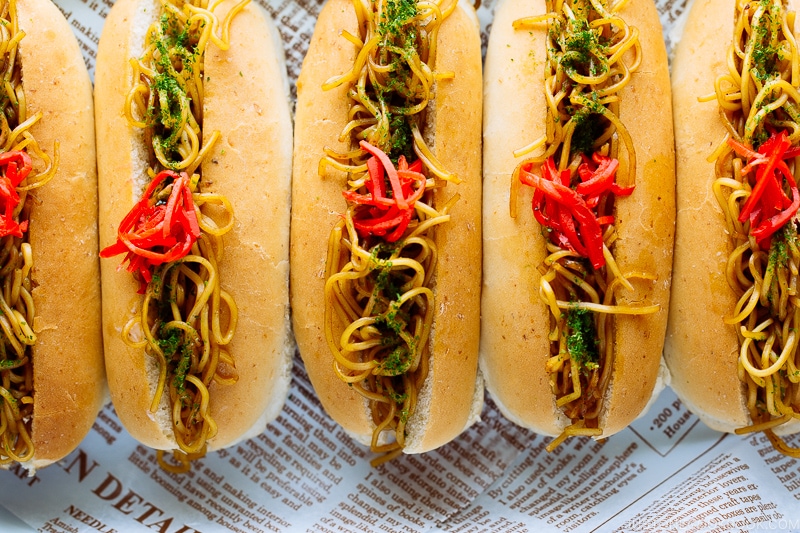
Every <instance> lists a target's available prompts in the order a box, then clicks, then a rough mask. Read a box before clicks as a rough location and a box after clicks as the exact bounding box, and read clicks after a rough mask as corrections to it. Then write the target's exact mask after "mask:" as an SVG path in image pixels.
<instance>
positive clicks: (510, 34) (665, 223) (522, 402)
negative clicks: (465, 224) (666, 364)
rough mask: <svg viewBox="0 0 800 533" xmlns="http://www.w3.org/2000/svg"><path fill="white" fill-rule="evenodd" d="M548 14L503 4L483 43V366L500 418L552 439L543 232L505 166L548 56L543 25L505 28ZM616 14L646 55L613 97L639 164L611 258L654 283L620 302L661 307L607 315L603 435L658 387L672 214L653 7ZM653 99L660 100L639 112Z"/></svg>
mask: <svg viewBox="0 0 800 533" xmlns="http://www.w3.org/2000/svg"><path fill="white" fill-rule="evenodd" d="M545 12H546V7H545V2H544V0H503V1H502V2H501V3H500V5H498V7H497V11H496V15H495V21H494V24H493V31H492V34H491V36H490V40H489V48H488V51H487V57H486V76H485V80H484V91H485V108H484V109H485V112H484V214H483V217H484V218H483V221H484V256H483V261H484V281H483V295H482V322H481V368H482V370H483V373H484V376H485V378H486V383H487V388H488V389H489V391H490V392H491V393H492V397H493V399H494V400H495V401H496V402H497V403H498V405H499V406H500V409H501V411H502V412H503V414H504V415H505V416H507V417H508V418H509V419H511V420H512V421H514V422H515V423H517V424H520V425H522V426H525V427H528V428H531V429H533V430H535V431H537V432H539V433H542V434H546V435H557V434H559V433H561V432H562V431H563V429H564V427H566V425H568V424H569V420H568V419H567V418H566V417H565V416H564V415H563V414H562V413H561V411H560V410H559V409H558V408H557V407H556V404H555V396H554V394H553V392H552V390H551V387H550V382H549V376H548V374H547V373H546V371H545V363H546V361H547V359H548V358H549V356H550V342H549V340H548V333H549V330H550V314H549V310H548V309H547V308H546V306H545V305H544V304H543V303H542V302H541V300H540V297H539V283H540V278H541V274H540V273H539V271H538V270H537V267H538V266H539V265H541V264H542V262H543V260H544V259H545V240H544V237H543V236H542V231H541V229H540V226H539V224H538V223H537V222H536V221H535V220H534V218H533V216H531V214H530V207H529V206H530V202H531V199H532V196H533V190H532V188H530V187H521V188H520V191H519V198H518V212H519V215H518V216H517V218H516V219H512V218H511V217H510V216H509V195H510V185H511V174H512V171H513V170H514V168H515V167H516V166H517V165H518V164H519V162H520V161H521V160H522V158H518V159H516V158H514V156H513V154H512V150H514V149H516V148H519V147H521V146H523V145H524V144H525V143H526V142H530V140H532V139H535V138H537V137H539V136H541V135H542V134H543V133H544V129H545V114H546V108H545V99H544V98H545V97H544V66H545V62H546V60H547V56H546V50H545V37H546V31H547V30H546V28H545V27H544V26H542V27H541V28H540V29H539V28H537V29H533V30H529V31H516V30H514V29H513V28H512V25H511V24H512V22H513V21H514V20H516V19H519V18H521V17H524V16H533V15H537V14H543V13H545ZM620 15H621V16H622V17H623V18H625V20H626V22H627V23H628V24H629V25H630V26H635V27H637V28H638V29H639V32H640V33H639V39H640V42H641V45H642V50H643V58H642V64H641V66H640V67H639V69H638V70H637V71H636V72H634V73H633V75H632V80H631V82H630V84H629V85H628V86H627V87H626V88H625V89H624V90H623V91H622V95H621V101H622V104H621V108H620V119H621V120H622V122H623V123H624V124H625V125H626V127H627V128H628V130H629V132H630V134H631V136H632V138H633V142H634V146H635V149H636V158H637V171H636V190H635V191H634V193H633V196H631V197H630V198H620V199H617V202H616V212H615V218H616V222H615V226H616V229H617V232H618V239H617V241H616V243H615V247H616V249H615V257H616V259H617V262H618V264H619V265H620V268H621V270H622V271H623V272H630V271H646V272H650V273H653V274H655V275H656V276H657V280H656V281H655V282H650V281H644V282H639V281H637V280H634V279H632V280H631V282H632V284H633V285H634V286H635V289H636V290H635V292H634V293H631V295H628V294H624V293H625V291H620V293H618V294H619V303H620V304H621V305H622V304H625V303H632V304H635V305H651V304H655V303H658V304H660V306H661V310H660V311H658V312H657V313H655V314H651V315H640V316H620V315H618V316H617V317H616V318H615V333H614V334H615V349H614V374H613V375H612V380H611V383H610V385H609V390H608V391H607V395H606V399H605V404H604V407H603V410H602V411H601V413H600V420H599V424H600V427H602V428H603V437H606V436H609V435H612V434H614V433H616V432H618V431H620V430H621V429H623V428H624V427H626V426H627V425H628V424H629V423H630V422H631V421H632V420H633V419H634V418H635V417H636V416H637V415H638V414H639V413H640V412H641V411H642V410H643V409H644V408H645V406H646V404H647V402H648V400H649V399H650V397H651V395H652V393H653V390H654V386H655V383H656V379H657V376H658V367H659V361H660V358H661V349H662V346H663V341H664V334H665V329H666V319H667V308H668V304H669V286H670V277H671V263H672V242H673V235H674V212H675V206H674V151H673V146H672V138H673V135H672V123H671V120H670V117H671V109H670V99H669V98H670V97H669V94H670V87H669V75H668V71H667V58H666V51H665V48H664V43H663V40H662V38H661V25H660V22H659V19H658V13H657V11H656V9H655V6H654V5H652V3H651V2H631V3H629V4H628V5H627V6H626V7H625V9H624V11H622V12H621V13H620ZM653 97H655V98H657V99H658V100H659V102H660V103H661V102H663V105H659V106H656V107H657V108H652V106H647V107H648V112H647V114H643V113H641V112H640V109H642V107H643V106H644V103H645V102H648V101H649V99H650V98H653ZM508 102H514V104H513V105H509V104H508ZM623 164H624V163H623ZM654 250H657V252H656V253H654ZM628 300H629V301H628Z"/></svg>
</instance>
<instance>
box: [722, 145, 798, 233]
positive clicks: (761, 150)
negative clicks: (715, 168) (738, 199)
mask: <svg viewBox="0 0 800 533" xmlns="http://www.w3.org/2000/svg"><path fill="white" fill-rule="evenodd" d="M728 144H729V145H730V146H731V148H733V150H734V152H736V153H737V154H738V155H740V156H742V157H746V158H747V165H746V166H744V167H743V168H742V175H743V176H746V175H748V174H751V175H752V171H753V170H755V183H754V184H753V189H752V191H751V192H750V196H749V197H748V198H747V200H746V201H745V202H744V205H743V206H742V209H741V211H740V212H739V222H745V221H747V220H749V221H750V235H752V236H753V237H755V239H756V242H757V243H758V245H759V246H760V247H762V248H763V249H768V248H769V244H770V237H771V236H772V235H773V234H774V233H775V232H776V231H778V230H779V229H781V228H782V227H783V226H784V225H785V224H786V223H787V222H789V221H790V220H791V219H792V217H794V215H795V214H796V213H797V210H798V208H800V193H798V190H797V183H796V182H795V179H794V176H793V175H792V173H791V172H790V171H789V166H788V165H787V164H786V160H787V159H793V158H795V157H797V156H798V155H800V147H795V148H791V143H790V142H789V138H788V137H787V135H786V131H781V132H776V133H773V134H772V135H771V136H770V138H769V139H767V140H766V141H765V142H764V143H763V144H762V145H761V146H759V147H758V151H753V149H752V147H749V146H746V145H744V144H742V143H741V142H739V141H736V140H734V139H728ZM790 148H791V149H790ZM784 179H785V180H786V185H788V188H789V191H790V192H791V194H792V197H791V198H789V196H788V195H787V194H786V190H785V186H784Z"/></svg>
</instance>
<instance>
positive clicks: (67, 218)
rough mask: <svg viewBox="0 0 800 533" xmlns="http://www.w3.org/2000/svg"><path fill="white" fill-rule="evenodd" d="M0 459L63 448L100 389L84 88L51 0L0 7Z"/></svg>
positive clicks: (92, 409)
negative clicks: (0, 22)
mask: <svg viewBox="0 0 800 533" xmlns="http://www.w3.org/2000/svg"><path fill="white" fill-rule="evenodd" d="M0 19H2V24H1V25H0V42H2V45H0V52H1V53H2V55H1V56H0V59H1V61H0V68H1V69H2V76H3V80H5V82H4V83H3V86H2V89H0V93H2V99H1V100H2V104H1V105H0V198H2V200H1V202H0V205H2V206H3V207H2V212H0V287H2V290H0V338H2V341H0V464H1V465H2V466H3V467H9V466H11V465H13V464H14V463H21V464H22V465H23V466H24V467H25V468H27V469H28V470H29V472H30V473H31V474H33V472H34V471H35V469H36V468H37V467H42V466H46V465H48V464H50V463H52V462H55V461H58V460H59V459H61V458H62V457H64V456H65V455H67V454H68V453H70V452H71V451H72V450H73V449H75V447H76V446H77V445H78V443H79V442H80V441H81V439H83V437H84V436H85V435H86V434H87V433H88V431H89V429H90V428H91V427H92V423H93V422H94V419H95V417H96V416H97V412H98V410H99V409H100V407H101V405H102V402H103V396H104V390H105V389H104V382H105V380H104V373H103V352H102V342H101V337H100V326H99V325H100V302H99V296H100V283H99V265H98V261H97V255H96V253H97V211H96V207H95V206H96V205H97V204H96V202H97V174H96V171H95V163H94V155H95V148H94V145H95V141H94V127H93V122H92V86H91V82H90V80H89V75H88V72H87V71H86V67H85V65H84V63H83V59H82V57H81V55H80V52H79V51H78V45H77V42H76V41H75V39H74V37H73V35H72V32H71V31H70V28H69V25H68V24H67V22H66V21H65V20H64V17H63V16H62V15H61V13H60V12H59V11H58V9H57V8H56V7H55V6H54V5H53V4H52V3H50V2H48V1H41V0H17V1H3V2H0Z"/></svg>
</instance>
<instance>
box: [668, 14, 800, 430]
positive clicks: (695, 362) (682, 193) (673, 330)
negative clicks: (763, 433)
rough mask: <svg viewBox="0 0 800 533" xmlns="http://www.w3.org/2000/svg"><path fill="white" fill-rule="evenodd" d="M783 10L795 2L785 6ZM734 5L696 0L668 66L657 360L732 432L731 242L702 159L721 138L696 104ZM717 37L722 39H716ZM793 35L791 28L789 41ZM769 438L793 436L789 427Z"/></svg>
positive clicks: (736, 424) (735, 348)
mask: <svg viewBox="0 0 800 533" xmlns="http://www.w3.org/2000/svg"><path fill="white" fill-rule="evenodd" d="M788 4H789V6H790V9H793V10H795V11H797V10H798V8H800V2H798V1H796V0H789V2H788ZM734 23H735V21H734V5H733V4H730V3H728V2H725V1H723V0H702V1H701V0H698V1H696V2H695V3H694V5H693V6H692V10H691V11H690V13H689V18H688V20H687V23H686V28H685V29H684V32H683V36H682V38H681V41H680V43H679V44H678V46H677V48H676V52H675V59H674V62H673V73H674V76H673V80H672V85H673V89H672V90H673V105H674V113H675V114H674V117H675V118H674V120H675V134H676V136H675V138H676V143H675V145H676V153H677V172H678V189H677V192H678V217H677V239H676V242H675V270H674V276H675V283H674V285H673V289H672V302H673V305H672V307H671V309H670V317H669V329H668V333H667V343H666V346H665V350H664V356H665V359H666V362H667V365H668V366H669V369H670V373H671V375H672V383H671V386H672V388H673V389H674V390H675V392H676V393H677V394H678V396H679V397H680V398H681V400H683V402H684V403H685V404H686V405H687V406H688V407H689V409H691V410H692V412H694V413H695V414H696V415H697V416H698V417H700V419H701V420H703V422H705V423H706V424H707V425H708V426H709V427H711V428H713V429H716V430H718V431H727V432H733V431H734V430H735V429H736V428H741V427H745V426H748V425H750V424H752V421H751V418H750V414H749V412H748V409H747V406H746V399H745V386H744V384H743V383H742V382H741V381H740V380H739V377H738V359H739V341H738V339H737V335H736V326H734V325H729V324H725V323H724V321H723V319H724V318H725V317H728V316H730V315H731V313H732V312H733V309H734V307H735V305H736V302H737V300H738V298H737V297H736V295H735V294H734V292H733V291H732V290H731V288H730V286H729V285H728V282H727V279H726V275H725V270H726V264H727V260H728V256H729V255H730V253H731V252H732V246H733V245H732V244H731V243H730V239H729V237H728V235H727V233H726V231H725V218H724V214H723V212H722V209H721V208H720V207H719V204H718V203H717V200H716V198H715V197H714V194H713V192H712V184H713V182H714V180H715V177H716V175H715V170H714V164H713V163H709V162H708V161H707V159H706V158H707V157H708V156H709V155H710V154H711V153H712V152H713V150H714V148H716V146H717V145H718V144H719V143H720V142H721V141H722V139H723V138H724V137H725V133H726V129H725V127H724V125H723V123H722V121H721V120H720V119H719V114H718V106H717V104H716V102H698V101H697V98H698V97H699V96H702V95H705V94H710V93H712V92H713V91H714V81H715V79H716V77H717V76H718V75H719V74H722V73H726V72H727V71H728V66H727V59H726V55H727V53H728V48H729V46H730V42H731V39H732V38H733V32H734ZM723 36H724V38H723ZM798 37H800V32H798V30H797V29H795V38H798ZM776 429H777V431H776V433H779V434H780V433H785V432H787V431H789V432H791V431H797V429H798V427H797V425H794V424H786V425H783V426H781V427H778V428H776Z"/></svg>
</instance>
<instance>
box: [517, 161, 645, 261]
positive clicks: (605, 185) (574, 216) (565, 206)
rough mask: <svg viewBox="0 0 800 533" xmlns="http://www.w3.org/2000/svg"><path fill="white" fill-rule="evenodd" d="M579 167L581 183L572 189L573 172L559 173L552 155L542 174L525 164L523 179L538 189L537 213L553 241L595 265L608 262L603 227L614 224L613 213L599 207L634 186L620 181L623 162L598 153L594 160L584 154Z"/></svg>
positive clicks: (534, 194) (629, 191) (521, 176)
mask: <svg viewBox="0 0 800 533" xmlns="http://www.w3.org/2000/svg"><path fill="white" fill-rule="evenodd" d="M581 158H582V159H583V162H582V163H581V164H580V165H579V166H578V172H577V175H578V177H579V178H580V182H579V183H578V184H577V185H576V186H575V187H574V188H572V187H571V186H570V185H571V183H570V182H571V181H572V180H571V177H570V171H569V170H568V169H565V170H562V171H561V172H559V171H558V170H557V169H556V165H555V162H554V161H553V158H552V157H549V158H547V159H546V160H545V161H544V163H542V165H541V167H540V169H539V171H540V173H541V176H539V175H537V174H534V173H533V172H532V171H531V170H532V168H533V164H532V163H527V164H525V165H523V166H522V168H521V169H520V172H519V180H520V181H521V182H522V183H523V184H525V185H530V186H531V187H533V188H535V189H536V191H535V192H534V193H533V202H532V204H533V215H534V217H535V218H536V220H537V221H538V222H539V224H541V225H542V226H545V227H547V228H549V229H550V240H551V241H552V242H553V243H554V244H556V245H557V246H560V247H561V248H566V249H569V250H572V251H574V252H576V253H577V254H579V255H581V256H582V257H585V258H587V259H589V261H590V262H591V264H592V267H593V268H595V269H599V268H601V267H603V266H604V265H605V264H606V260H605V257H604V256H603V231H602V226H607V225H609V224H613V223H614V217H613V216H598V213H597V206H598V205H601V201H602V200H604V199H605V198H606V196H607V195H609V194H614V195H616V196H629V195H630V194H631V193H633V189H634V187H633V186H630V187H620V186H619V185H618V184H617V183H616V175H617V168H619V161H618V160H616V159H614V158H611V157H607V156H604V155H602V154H600V153H598V152H595V153H594V154H593V155H592V157H591V159H589V158H588V157H586V156H585V155H583V154H581Z"/></svg>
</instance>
